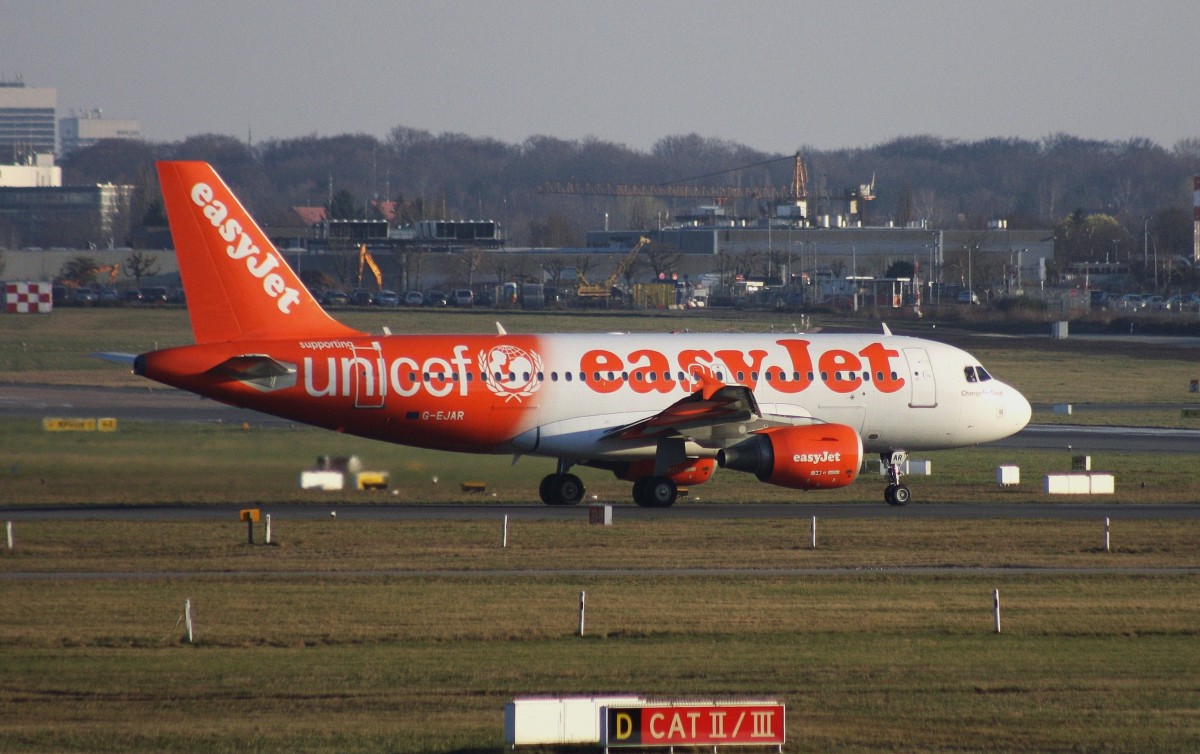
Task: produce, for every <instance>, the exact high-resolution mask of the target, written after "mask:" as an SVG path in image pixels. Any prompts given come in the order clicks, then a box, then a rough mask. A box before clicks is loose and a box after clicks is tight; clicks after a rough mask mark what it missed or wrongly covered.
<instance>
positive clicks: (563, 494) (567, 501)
mask: <svg viewBox="0 0 1200 754" xmlns="http://www.w3.org/2000/svg"><path fill="white" fill-rule="evenodd" d="M570 468H571V464H570V463H569V462H568V461H565V460H563V459H561V458H560V459H558V471H557V472H556V473H554V474H549V475H547V476H546V477H545V478H544V479H542V483H541V485H539V486H538V495H540V496H541V498H542V502H543V503H545V504H546V505H576V504H577V503H578V502H579V501H580V500H582V499H583V480H582V479H580V478H579V477H577V476H575V475H574V474H568V473H567V470H568V469H570Z"/></svg>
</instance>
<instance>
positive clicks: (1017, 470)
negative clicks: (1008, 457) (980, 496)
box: [996, 464, 1021, 487]
mask: <svg viewBox="0 0 1200 754" xmlns="http://www.w3.org/2000/svg"><path fill="white" fill-rule="evenodd" d="M1020 483H1021V467H1020V466H1013V465H1011V464H1005V465H1002V466H997V467H996V484H998V485H1000V486H1001V487H1011V486H1013V485H1017V484H1020Z"/></svg>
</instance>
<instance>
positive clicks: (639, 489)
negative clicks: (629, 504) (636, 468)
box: [633, 476, 650, 508]
mask: <svg viewBox="0 0 1200 754" xmlns="http://www.w3.org/2000/svg"><path fill="white" fill-rule="evenodd" d="M649 481H650V477H648V476H644V477H642V478H641V479H638V480H637V481H635V482H634V483H633V502H635V503H637V504H638V505H639V506H640V507H642V508H646V507H649V503H648V502H646V501H648V500H649V498H648V497H647V496H646V484H647V483H648V482H649Z"/></svg>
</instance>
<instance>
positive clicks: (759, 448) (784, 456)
mask: <svg viewBox="0 0 1200 754" xmlns="http://www.w3.org/2000/svg"><path fill="white" fill-rule="evenodd" d="M862 454H863V448H862V438H860V437H859V436H858V433H857V432H855V431H854V429H853V428H851V427H847V426H846V425H844V424H814V425H811V426H807V427H772V428H770V429H764V430H762V431H760V432H756V433H754V435H753V436H751V437H750V438H749V439H747V440H745V441H743V442H740V443H738V444H737V445H734V446H732V447H729V448H725V449H724V450H720V451H718V452H717V463H718V464H719V465H720V466H721V468H726V469H734V470H736V471H746V472H749V473H751V474H754V475H755V476H756V477H758V479H759V481H762V482H767V483H768V484H776V485H779V486H780V487H791V488H793V489H799V490H826V489H833V488H835V487H845V486H846V485H848V484H850V483H851V482H853V481H854V478H855V477H856V476H857V475H858V470H859V468H860V467H861V466H862Z"/></svg>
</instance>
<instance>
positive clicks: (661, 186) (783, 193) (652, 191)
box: [537, 153, 808, 204]
mask: <svg viewBox="0 0 1200 754" xmlns="http://www.w3.org/2000/svg"><path fill="white" fill-rule="evenodd" d="M793 159H794V161H795V162H794V166H793V168H792V183H791V185H790V186H788V187H786V188H780V187H776V186H685V185H682V184H680V183H654V184H636V183H577V182H575V181H567V182H566V183H561V182H548V183H544V184H542V185H541V186H539V187H538V189H537V192H538V193H539V194H578V195H591V196H660V197H674V198H680V199H715V200H716V201H717V202H718V203H721V204H724V203H725V202H727V201H729V200H730V199H759V200H763V201H793V202H799V201H804V200H805V199H807V198H808V170H807V169H806V168H805V166H804V159H803V158H802V157H801V156H800V154H799V153H797V154H796V155H795V157H794V158H793Z"/></svg>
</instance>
